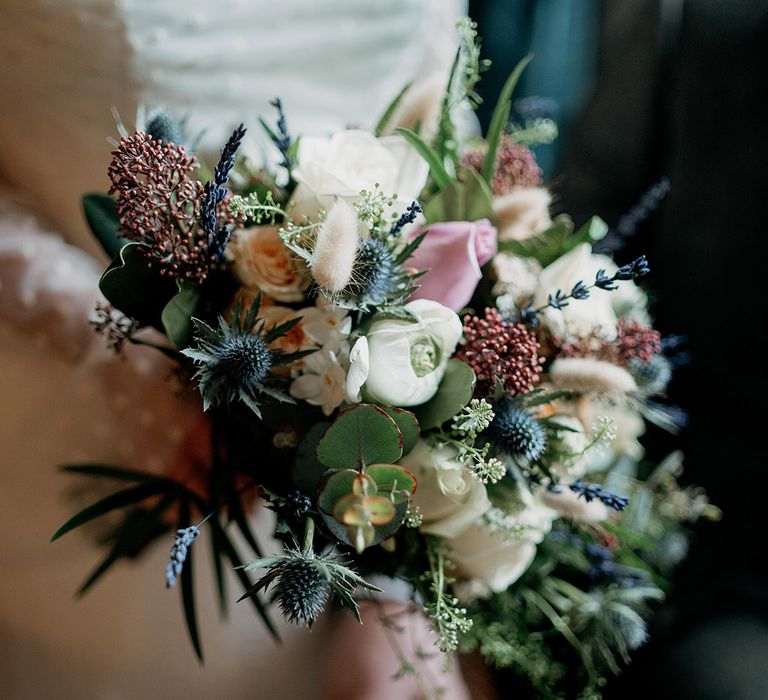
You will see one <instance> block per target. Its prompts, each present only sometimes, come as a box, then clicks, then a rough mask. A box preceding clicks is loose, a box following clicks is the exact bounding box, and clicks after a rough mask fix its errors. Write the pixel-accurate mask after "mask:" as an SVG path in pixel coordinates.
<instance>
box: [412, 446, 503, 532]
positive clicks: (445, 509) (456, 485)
mask: <svg viewBox="0 0 768 700" xmlns="http://www.w3.org/2000/svg"><path fill="white" fill-rule="evenodd" d="M458 456H459V455H458V450H457V449H456V448H455V447H454V446H453V445H439V446H432V445H430V444H429V443H427V442H426V441H424V440H419V441H418V442H417V443H416V446H415V447H414V448H413V449H412V450H411V452H410V453H409V454H407V455H406V456H405V457H403V458H402V459H401V460H400V464H401V465H402V466H404V467H405V468H406V469H408V470H409V471H411V472H412V473H413V474H414V475H415V476H416V479H417V481H418V484H419V485H418V488H417V489H416V493H415V494H414V496H413V502H414V503H415V504H416V505H417V506H419V509H420V511H421V515H422V517H423V520H424V523H423V525H422V527H421V530H422V532H427V533H430V534H432V535H441V536H442V537H456V536H457V535H459V534H461V533H462V532H463V531H464V530H466V529H467V528H468V527H469V526H470V525H472V524H473V523H475V522H477V521H478V519H479V518H480V516H481V515H483V513H485V512H486V511H487V510H488V509H489V508H490V507H491V502H490V501H489V500H488V495H487V493H486V489H485V486H484V485H483V484H481V483H480V482H479V481H477V479H475V478H474V477H473V476H472V471H471V469H470V468H469V467H468V466H467V465H466V464H465V463H462V462H460V461H459V460H458Z"/></svg>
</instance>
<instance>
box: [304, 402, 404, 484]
mask: <svg viewBox="0 0 768 700" xmlns="http://www.w3.org/2000/svg"><path fill="white" fill-rule="evenodd" d="M316 453H317V458H318V460H319V461H320V462H321V463H322V464H324V465H325V466H326V467H331V468H334V469H344V468H350V467H351V468H358V467H361V466H365V465H367V464H374V463H393V462H396V461H397V460H398V459H400V457H401V456H402V454H403V436H402V435H401V433H400V431H399V430H398V428H397V423H395V421H394V419H393V418H391V417H390V416H389V415H388V414H387V413H386V411H384V410H383V409H381V408H379V407H378V406H374V405H373V404H358V405H357V406H353V407H352V408H350V409H348V410H346V411H344V412H342V413H340V414H339V416H338V418H336V420H335V421H334V422H333V423H332V424H331V426H330V427H329V428H328V430H327V431H326V432H325V434H324V435H323V437H322V438H321V439H320V442H319V443H318V445H317V450H316Z"/></svg>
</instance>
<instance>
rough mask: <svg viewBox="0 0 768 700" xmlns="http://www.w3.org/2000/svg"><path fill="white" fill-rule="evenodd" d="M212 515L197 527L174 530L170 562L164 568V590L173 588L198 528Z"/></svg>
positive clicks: (191, 526) (198, 532)
mask: <svg viewBox="0 0 768 700" xmlns="http://www.w3.org/2000/svg"><path fill="white" fill-rule="evenodd" d="M212 515H213V513H209V514H208V515H206V516H205V517H204V518H203V519H202V520H201V521H200V522H199V523H198V524H197V525H190V526H189V527H187V528H183V529H181V530H176V535H177V537H176V541H175V542H174V543H173V546H172V547H171V555H170V556H171V561H169V562H168V564H166V566H165V587H166V588H173V587H174V586H175V585H176V579H177V578H178V577H179V576H181V571H182V569H183V568H184V562H185V561H186V560H187V553H188V552H189V548H190V547H191V546H192V543H193V542H194V541H195V540H196V539H197V538H198V536H199V535H200V526H201V525H203V523H205V521H206V520H208V518H210V517H211V516H212Z"/></svg>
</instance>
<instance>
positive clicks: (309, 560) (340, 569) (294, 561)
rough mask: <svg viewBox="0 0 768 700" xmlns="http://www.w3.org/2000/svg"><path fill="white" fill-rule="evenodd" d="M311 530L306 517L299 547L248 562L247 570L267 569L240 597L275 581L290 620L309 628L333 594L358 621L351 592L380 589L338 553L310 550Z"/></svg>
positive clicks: (251, 593) (285, 613) (254, 593)
mask: <svg viewBox="0 0 768 700" xmlns="http://www.w3.org/2000/svg"><path fill="white" fill-rule="evenodd" d="M314 532H315V524H314V521H313V520H312V518H307V521H306V531H305V533H304V546H303V547H302V549H298V548H297V547H288V548H287V550H286V553H285V554H284V555H282V556H272V557H265V558H263V559H257V560H256V561H254V562H251V563H250V564H247V565H246V566H245V567H244V568H245V569H246V570H249V571H251V570H255V569H267V572H266V573H265V574H264V576H262V577H261V578H260V579H259V580H258V581H257V582H256V583H255V584H254V585H253V586H251V588H250V589H249V590H248V591H247V592H246V593H245V594H244V595H243V596H242V597H241V598H240V600H244V599H245V598H248V597H250V596H253V595H256V594H257V593H258V592H259V591H261V590H266V589H267V588H268V587H269V586H270V585H271V584H272V583H274V584H275V588H274V597H275V599H276V600H277V602H278V604H279V605H280V610H281V611H282V613H283V615H284V616H285V617H286V618H287V619H288V620H289V621H290V622H294V623H296V624H299V625H308V626H309V627H311V626H312V623H313V622H314V621H315V620H316V619H317V617H318V615H319V614H320V613H321V612H322V611H323V608H325V605H326V603H327V602H328V598H329V597H330V596H331V593H333V594H334V595H335V596H336V597H337V598H338V599H339V601H340V602H341V604H342V605H343V606H344V607H347V608H349V609H350V610H351V611H352V613H353V614H354V615H355V617H356V618H357V620H358V621H360V610H359V608H358V606H357V602H356V601H355V598H354V597H353V595H352V594H353V592H354V591H355V589H356V588H362V589H367V590H369V591H379V590H380V589H378V588H376V586H373V585H371V584H370V583H368V582H367V581H365V580H364V579H363V578H362V577H360V576H359V575H358V574H357V573H356V572H355V571H354V570H353V569H350V568H349V567H348V566H347V565H346V562H345V560H344V559H342V558H341V557H339V556H338V555H335V554H332V553H325V554H316V553H315V552H314V550H313V549H312V542H313V539H314Z"/></svg>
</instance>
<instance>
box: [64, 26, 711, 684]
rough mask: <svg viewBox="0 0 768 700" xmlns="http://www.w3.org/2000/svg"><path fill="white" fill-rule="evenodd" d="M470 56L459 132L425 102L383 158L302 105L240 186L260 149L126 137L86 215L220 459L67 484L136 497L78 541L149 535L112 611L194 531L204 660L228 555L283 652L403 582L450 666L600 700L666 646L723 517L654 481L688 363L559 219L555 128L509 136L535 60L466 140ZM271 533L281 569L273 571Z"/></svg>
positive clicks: (116, 327) (118, 550)
mask: <svg viewBox="0 0 768 700" xmlns="http://www.w3.org/2000/svg"><path fill="white" fill-rule="evenodd" d="M463 38H464V41H463V44H462V47H461V49H460V50H459V52H458V54H457V59H456V62H455V64H454V70H453V72H452V74H451V78H450V82H449V84H448V89H447V90H446V91H445V92H444V97H443V99H442V103H441V104H440V105H439V109H436V110H434V113H430V112H429V111H428V110H424V109H423V108H422V101H423V98H424V95H423V94H420V93H419V91H418V89H416V88H410V87H408V88H406V89H405V90H403V92H402V93H401V94H400V95H399V96H398V97H397V99H396V100H395V101H394V102H393V103H392V105H391V107H390V108H389V109H388V110H387V112H386V113H385V114H384V116H383V117H382V119H381V121H380V122H379V124H378V125H377V127H376V128H375V129H374V130H372V131H370V132H369V131H363V130H348V131H341V132H338V133H334V134H330V135H327V136H322V137H318V136H308V135H307V136H302V137H300V138H299V137H294V135H293V134H291V132H290V130H289V123H290V121H289V115H286V114H285V113H284V111H283V105H282V103H281V102H280V101H279V100H275V102H274V103H273V105H274V107H275V109H276V112H277V119H276V122H275V123H274V124H272V123H268V122H266V121H262V123H261V126H262V127H263V128H264V129H265V130H266V133H267V134H268V136H269V139H270V140H271V142H272V144H273V145H274V152H275V153H276V154H278V158H277V160H278V162H277V163H276V164H275V167H274V168H271V169H270V168H262V167H256V166H254V164H253V163H252V162H251V161H249V160H248V159H243V160H241V161H240V162H238V161H237V159H236V155H237V152H238V149H239V146H240V145H241V141H242V139H243V136H244V133H245V129H244V128H243V127H242V126H241V127H239V128H237V129H236V130H235V131H234V133H233V134H232V136H231V138H230V139H229V141H228V142H227V143H226V144H225V145H224V148H223V150H222V152H221V157H220V159H219V161H218V163H216V164H215V166H214V167H213V168H212V169H210V170H209V169H208V168H207V167H206V166H205V165H204V164H202V163H201V162H199V161H198V159H197V158H196V157H195V156H194V155H193V154H192V153H191V152H190V151H189V150H187V148H185V146H184V145H182V144H183V141H184V137H183V134H182V130H181V128H180V125H179V124H178V123H177V122H176V121H175V120H174V119H173V118H172V117H171V116H170V115H169V114H167V113H165V112H163V111H156V112H154V113H151V114H150V115H149V117H148V118H147V119H145V120H144V124H143V125H142V128H141V130H139V131H136V132H135V133H132V134H130V133H128V132H126V131H125V130H124V129H123V134H122V135H123V137H122V139H121V140H120V141H119V143H116V148H115V150H114V152H113V160H112V163H111V165H110V166H109V178H110V180H111V183H112V186H111V189H110V191H109V194H108V195H88V196H86V197H85V200H84V206H85V211H86V215H87V217H88V220H89V222H90V224H91V227H92V228H93V231H94V233H95V235H96V236H97V237H98V239H99V240H100V241H101V243H102V244H103V245H104V247H105V248H106V249H107V250H108V251H109V252H110V253H111V254H112V255H113V256H114V262H113V263H112V264H111V265H110V267H109V268H108V269H107V270H106V272H105V273H104V275H103V277H102V279H101V283H100V287H101V291H102V293H103V295H104V297H106V299H107V300H108V302H109V304H108V305H103V306H100V307H99V309H98V319H97V320H96V321H95V324H96V326H97V329H98V330H99V331H101V332H102V333H104V334H105V336H106V337H107V338H108V340H109V342H110V343H111V344H112V345H113V346H114V347H115V348H116V349H117V350H120V348H121V347H122V346H123V345H124V343H126V342H128V343H139V344H145V345H152V346H153V347H155V348H157V349H158V351H160V352H163V353H164V354H166V355H167V356H169V357H170V358H172V359H173V360H174V361H175V363H176V366H177V367H178V377H179V378H180V380H181V381H182V383H184V384H185V385H188V386H191V387H194V388H195V389H196V390H197V391H198V392H199V395H200V399H201V413H202V412H203V411H204V412H205V414H204V415H205V416H207V420H206V421H205V422H204V423H203V425H204V426H205V428H204V429H201V430H202V431H203V435H204V437H206V439H208V440H209V443H210V453H209V456H210V459H209V460H207V461H206V463H205V464H202V465H197V466H196V467H195V468H194V469H192V468H190V470H189V473H184V474H181V475H179V474H178V473H176V474H173V475H171V474H170V473H169V474H162V473H154V472H149V471H141V470H133V469H131V470H129V469H123V468H118V467H111V466H104V465H73V466H68V467H66V469H67V470H68V471H70V472H75V473H79V474H85V475H89V476H91V477H93V478H98V479H112V480H118V481H122V482H124V484H125V485H124V487H123V488H121V489H120V490H118V491H117V492H115V493H112V494H110V495H108V496H106V497H104V498H103V499H102V500H100V501H98V502H97V503H95V504H93V505H91V506H90V507H88V508H86V509H85V510H83V511H82V512H80V513H78V514H77V515H75V516H74V517H73V518H72V519H71V520H69V521H68V522H67V523H66V524H65V525H63V526H62V528H61V529H60V530H59V531H58V532H57V533H56V535H55V536H54V538H57V537H59V536H61V535H62V534H64V533H66V532H67V531H69V530H71V529H73V528H75V527H77V526H80V525H83V524H85V523H87V522H89V521H91V520H93V519H94V518H96V517H98V516H102V515H105V514H106V513H112V512H114V511H117V510H118V509H121V510H120V512H121V513H122V514H123V515H122V516H121V519H120V520H119V521H117V522H118V524H117V525H116V527H115V528H114V531H113V532H112V536H111V537H110V539H109V542H110V550H109V552H108V553H107V555H106V558H105V559H104V561H103V562H102V563H101V564H100V565H99V566H98V568H97V569H96V570H95V571H94V573H93V574H92V575H91V576H90V577H89V579H88V580H87V581H86V583H85V584H84V587H85V588H88V587H89V586H90V585H91V584H92V583H93V582H94V581H96V580H97V579H98V578H99V577H100V576H101V575H102V574H103V573H104V572H105V571H106V570H108V569H109V568H110V567H111V566H112V564H114V563H115V562H116V561H119V560H120V559H122V558H125V557H133V556H136V555H137V554H138V553H140V552H141V551H142V550H143V549H145V548H146V547H147V546H148V545H149V544H150V543H151V542H153V541H154V540H156V539H157V538H159V537H162V538H163V539H164V541H165V540H166V538H168V533H169V532H170V533H175V535H174V536H175V541H174V542H173V544H172V547H171V550H170V560H169V563H168V565H167V569H166V571H165V582H166V585H167V586H168V587H173V586H176V585H177V584H178V586H179V588H180V589H181V599H182V604H183V608H184V611H185V619H186V623H187V627H188V631H189V634H190V637H191V640H192V642H193V645H194V647H195V649H196V651H197V653H198V654H201V643H200V636H199V632H198V625H197V619H196V613H195V596H194V590H193V567H192V561H191V559H192V555H193V553H194V552H195V551H196V549H197V548H199V547H200V545H199V544H194V543H195V541H196V540H197V538H198V537H200V538H201V539H208V540H209V544H210V548H211V551H212V561H213V575H214V577H215V580H216V582H217V586H218V591H219V596H220V598H221V603H222V608H225V606H226V600H227V597H228V593H227V589H226V577H225V570H226V569H232V570H234V573H235V575H236V576H237V577H238V579H239V581H240V583H241V585H242V598H241V599H247V600H249V601H250V603H251V604H252V605H253V606H254V607H255V608H256V610H257V612H258V613H259V615H261V616H262V617H263V619H264V621H265V622H266V624H267V625H269V626H270V628H271V629H274V628H273V627H272V622H271V618H270V612H271V611H270V605H271V604H276V605H277V607H278V608H279V610H280V613H281V614H282V615H284V616H285V617H286V618H287V619H288V620H290V621H292V622H295V623H298V624H305V625H311V624H312V623H313V621H314V620H316V618H317V617H318V615H320V613H321V612H322V611H323V610H324V609H325V608H326V607H328V605H329V603H330V602H331V600H334V601H335V602H336V603H337V604H339V605H340V606H342V607H344V608H347V609H348V610H350V611H351V612H352V613H353V614H356V615H357V614H358V613H359V611H358V602H359V600H361V599H362V598H365V597H366V596H371V595H375V592H376V590H377V587H378V585H383V584H382V583H381V582H382V580H384V577H391V578H393V579H401V580H403V581H405V582H406V583H407V584H408V585H409V587H410V590H411V591H412V594H413V601H414V603H415V604H416V605H419V606H421V607H422V608H423V610H424V612H425V614H426V615H427V616H428V617H429V618H430V620H431V622H432V624H433V627H434V631H435V634H436V637H437V640H438V643H439V646H440V647H441V648H442V649H443V650H444V651H447V652H452V651H457V650H458V651H473V650H477V651H479V653H480V654H482V656H483V657H484V658H485V659H486V660H487V661H488V662H489V663H490V664H492V665H495V666H499V667H511V668H512V669H514V671H515V672H516V673H517V674H518V675H519V676H520V678H521V682H523V683H524V684H527V685H528V687H529V688H532V689H535V691H536V692H537V693H539V694H540V695H541V696H542V697H561V696H562V694H563V693H565V694H567V696H568V697H576V695H577V694H578V693H582V695H581V696H582V697H596V696H598V694H599V687H600V686H601V685H602V684H603V683H604V676H605V675H606V672H608V671H612V672H617V671H618V670H619V664H620V663H621V662H622V661H624V662H626V661H627V660H628V658H629V654H630V652H631V651H632V650H633V649H635V648H636V647H638V646H639V645H640V644H642V643H643V641H644V640H645V639H646V623H645V619H646V618H647V616H648V614H649V612H650V610H649V603H650V602H652V601H656V600H659V599H660V598H661V597H662V596H663V591H664V589H665V588H666V587H667V585H668V584H667V581H666V579H665V576H666V574H667V573H668V572H669V570H670V569H671V567H672V566H673V565H674V564H675V563H676V562H678V561H679V560H680V559H681V558H682V556H684V553H685V549H686V535H685V525H686V523H689V522H691V521H694V520H695V519H696V518H697V517H699V516H700V515H702V514H704V515H709V516H716V514H717V512H716V509H715V508H714V507H713V506H710V505H708V503H707V500H706V497H705V496H704V495H703V493H702V492H700V491H699V490H696V489H691V488H682V487H680V486H679V485H678V484H677V481H676V476H677V475H678V474H679V472H680V457H679V455H677V454H673V455H672V456H670V457H669V458H668V459H667V460H666V461H665V462H664V463H663V464H661V465H660V466H657V467H653V466H651V465H649V464H647V463H646V462H644V461H643V449H642V447H641V445H640V443H639V442H638V438H639V437H640V435H642V433H643V431H644V421H645V420H649V421H652V422H654V423H657V424H660V425H662V426H664V427H667V428H669V429H670V430H675V429H676V428H677V427H678V423H679V418H680V412H679V411H677V410H675V409H674V408H671V407H667V406H665V405H664V403H663V400H659V398H658V397H663V395H664V391H665V387H666V386H667V383H668V382H669V380H670V375H671V368H672V366H673V358H672V359H671V358H670V351H671V350H672V349H673V348H672V345H673V344H671V343H668V342H665V339H663V338H662V337H661V336H660V334H659V333H658V332H657V331H656V330H654V329H653V327H652V325H651V319H650V316H649V313H648V308H647V298H646V295H645V293H644V292H643V291H642V289H641V288H640V287H639V286H638V285H637V282H638V281H639V280H640V279H641V278H642V277H644V276H645V275H646V274H647V273H648V272H649V265H648V263H647V261H646V259H645V258H644V257H641V258H638V259H636V260H620V261H616V262H614V261H613V260H612V259H610V258H609V257H607V256H605V255H599V254H596V253H595V252H593V246H594V245H595V244H597V243H598V242H599V241H600V240H601V239H602V238H603V237H604V236H605V235H606V233H607V231H608V227H607V226H606V225H605V224H604V223H603V222H602V221H601V220H600V219H598V218H593V219H591V220H590V221H588V222H586V223H585V224H583V225H582V226H580V227H578V228H577V227H575V226H574V224H573V223H572V222H571V220H570V219H569V218H568V217H567V216H558V217H556V218H554V219H551V218H550V213H549V206H550V199H551V198H550V194H549V192H548V191H547V189H545V188H544V187H543V185H542V175H541V171H540V169H539V167H538V166H537V164H536V160H535V158H534V156H533V153H532V151H531V150H530V146H532V145H535V144H537V143H540V142H543V141H547V140H550V139H551V138H553V136H554V131H555V127H554V124H553V123H552V122H551V121H550V120H548V119H544V118H538V119H528V120H524V121H522V122H520V123H517V122H511V121H510V114H511V109H512V101H511V97H512V92H513V89H514V86H515V83H516V81H517V79H518V78H519V76H520V73H521V72H522V70H523V68H524V66H525V62H523V63H521V64H520V65H519V66H518V67H517V69H516V70H515V71H514V73H513V74H512V75H511V76H510V78H509V80H508V82H507V83H506V85H505V86H504V89H503V91H502V94H501V96H500V98H499V101H498V104H497V106H496V109H495V111H494V113H493V119H492V121H491V125H490V128H489V130H488V133H487V134H486V136H485V138H484V139H482V140H481V139H479V138H477V139H474V140H473V139H472V138H466V137H464V136H463V135H462V134H460V133H459V132H458V131H457V129H456V127H455V122H456V120H455V118H454V116H455V112H456V110H458V109H462V108H463V105H466V104H467V103H468V102H469V103H472V101H473V100H474V99H475V98H474V90H473V88H474V86H475V84H476V81H477V79H478V75H479V72H480V69H481V67H482V62H481V60H480V59H479V57H478V50H477V44H476V42H475V37H474V31H473V28H472V26H471V25H470V24H464V25H463ZM142 329H144V330H142ZM146 329H154V330H155V331H159V333H160V334H162V339H161V340H158V336H157V333H156V332H155V333H154V335H152V334H151V333H150V334H149V335H148V334H147V331H146ZM196 437H198V438H199V437H200V436H199V435H198V436H196ZM137 466H140V465H137ZM255 508H269V509H271V510H272V511H274V513H275V515H276V528H275V534H276V537H277V538H278V540H280V541H282V543H283V545H284V546H283V548H282V550H281V551H262V550H261V549H260V546H259V544H258V542H257V538H256V536H255V535H254V533H253V532H252V529H251V525H250V524H249V512H250V511H252V510H253V509H255ZM235 534H237V536H236V537H235V536H234V535H235ZM172 539H173V537H171V540H172ZM168 544H169V545H170V544H171V542H170V541H169V542H168ZM244 547H247V548H248V550H250V551H249V552H248V554H246V553H245V552H244ZM159 574H160V572H158V575H159Z"/></svg>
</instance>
